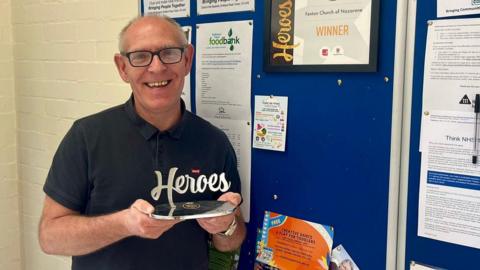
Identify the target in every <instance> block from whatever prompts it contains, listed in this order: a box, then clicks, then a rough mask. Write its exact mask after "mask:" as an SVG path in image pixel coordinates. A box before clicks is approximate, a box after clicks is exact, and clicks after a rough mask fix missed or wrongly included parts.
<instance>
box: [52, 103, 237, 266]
mask: <svg viewBox="0 0 480 270" xmlns="http://www.w3.org/2000/svg"><path fill="white" fill-rule="evenodd" d="M181 106H182V117H181V120H180V122H179V123H178V124H177V125H176V126H174V127H173V128H171V129H170V130H168V131H164V132H160V131H159V130H158V129H157V128H155V127H154V126H152V125H151V124H149V123H148V122H146V121H145V120H144V119H142V118H141V117H140V116H139V115H138V114H137V113H136V111H135V108H134V100H133V96H132V97H131V98H130V99H129V100H128V101H127V102H126V103H125V104H124V105H119V106H116V107H113V108H110V109H107V110H105V111H103V112H100V113H97V114H94V115H91V116H87V117H85V118H82V119H80V120H77V121H75V122H74V124H73V126H72V127H71V129H70V130H69V131H68V133H67V134H66V135H65V137H64V138H63V140H62V142H61V144H60V146H59V148H58V150H57V152H56V153H55V156H54V158H53V162H52V166H51V168H50V171H49V173H48V176H47V180H46V183H45V185H44V188H43V189H44V191H45V193H46V194H47V195H48V196H49V197H51V198H52V199H53V200H55V201H56V202H58V203H60V204H61V205H63V206H65V207H67V208H69V209H72V210H74V211H78V212H79V213H81V214H83V215H86V216H96V215H102V214H109V213H112V212H115V211H119V210H123V209H126V208H128V207H129V206H130V205H131V204H132V203H133V202H134V201H135V200H137V199H140V198H141V199H144V200H147V201H149V202H150V203H151V204H152V205H155V204H158V203H167V197H168V194H169V193H170V194H171V196H172V198H173V200H174V201H175V202H183V201H193V200H216V199H217V198H218V197H219V196H220V195H221V194H223V193H225V192H227V191H232V192H237V193H240V179H239V175H238V171H237V162H236V157H235V152H234V150H233V148H232V146H231V144H230V142H229V141H228V138H227V136H226V135H225V134H224V133H223V132H222V131H221V130H220V129H218V128H216V127H214V126H213V125H211V124H210V123H209V122H207V121H205V120H203V119H201V118H200V117H198V116H196V115H194V114H192V113H190V112H189V111H187V110H185V105H184V103H183V101H182V104H181ZM207 240H208V233H207V232H206V231H204V230H203V229H202V228H201V227H200V226H199V225H198V223H197V222H196V220H190V221H184V222H181V223H179V224H177V225H175V226H174V227H173V228H172V229H170V230H169V231H167V232H165V233H164V234H163V235H162V236H161V237H160V238H158V239H155V240H150V239H143V238H139V237H128V238H125V239H122V240H120V241H118V242H116V243H114V244H112V245H110V246H107V247H105V248H103V249H101V250H99V251H96V252H93V253H91V254H88V255H83V256H74V257H73V258H72V269H74V270H78V269H82V270H83V269H96V270H101V269H108V270H111V269H115V270H121V269H147V270H148V269H156V270H158V269H169V270H170V269H189V270H190V269H207V268H208V247H207Z"/></svg>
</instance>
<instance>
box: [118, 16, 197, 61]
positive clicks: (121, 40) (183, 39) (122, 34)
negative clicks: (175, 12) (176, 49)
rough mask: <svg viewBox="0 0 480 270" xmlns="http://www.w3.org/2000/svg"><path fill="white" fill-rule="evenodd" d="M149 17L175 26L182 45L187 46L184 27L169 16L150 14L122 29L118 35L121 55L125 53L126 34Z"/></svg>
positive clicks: (139, 17) (134, 20)
mask: <svg viewBox="0 0 480 270" xmlns="http://www.w3.org/2000/svg"><path fill="white" fill-rule="evenodd" d="M149 17H153V18H158V19H160V20H164V21H166V22H168V23H170V24H171V25H173V26H174V28H175V30H176V31H178V34H179V36H180V37H181V40H180V41H181V42H182V43H183V44H182V45H186V44H187V43H188V41H187V38H186V37H185V34H184V31H183V29H182V26H180V24H178V23H177V22H176V21H175V20H174V19H172V18H170V17H168V16H165V15H152V14H149V15H145V16H137V17H135V18H133V19H131V20H130V21H129V22H128V23H127V24H126V25H125V26H124V27H123V28H122V30H121V31H120V34H119V35H118V50H119V51H120V53H125V33H126V32H127V30H128V29H129V28H130V26H132V25H133V24H135V23H136V22H138V21H140V20H142V19H144V18H149Z"/></svg>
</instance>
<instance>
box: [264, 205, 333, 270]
mask: <svg viewBox="0 0 480 270" xmlns="http://www.w3.org/2000/svg"><path fill="white" fill-rule="evenodd" d="M260 234H261V236H260V239H259V241H257V248H256V259H255V261H256V262H257V263H258V264H260V265H267V266H269V267H272V268H273V269H312V270H328V269H329V264H330V252H331V251H332V244H333V227H331V226H327V225H322V224H319V223H314V222H310V221H307V220H303V219H299V218H294V217H291V216H286V215H282V214H278V213H275V212H271V211H265V215H264V218H263V225H262V229H261V231H260ZM263 269H270V268H265V267H264V268H263Z"/></svg>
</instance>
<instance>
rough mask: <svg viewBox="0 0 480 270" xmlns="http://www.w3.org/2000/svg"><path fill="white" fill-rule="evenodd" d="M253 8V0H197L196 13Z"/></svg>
mask: <svg viewBox="0 0 480 270" xmlns="http://www.w3.org/2000/svg"><path fill="white" fill-rule="evenodd" d="M254 10H255V1H254V0H197V14H198V15H204V14H213V13H225V12H238V11H254Z"/></svg>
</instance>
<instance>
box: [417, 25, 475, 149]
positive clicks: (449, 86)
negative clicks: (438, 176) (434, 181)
mask: <svg viewBox="0 0 480 270" xmlns="http://www.w3.org/2000/svg"><path fill="white" fill-rule="evenodd" d="M424 70H425V71H424V79H423V112H424V113H428V111H431V110H445V111H464V112H473V107H472V100H473V99H474V97H475V94H479V93H480V80H479V78H480V18H475V19H456V20H435V21H430V22H429V26H428V33H427V43H426V49H425V68H424ZM422 125H423V121H422ZM421 133H422V134H421V142H420V150H421V151H423V142H424V140H425V136H424V135H423V127H422V132H421Z"/></svg>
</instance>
